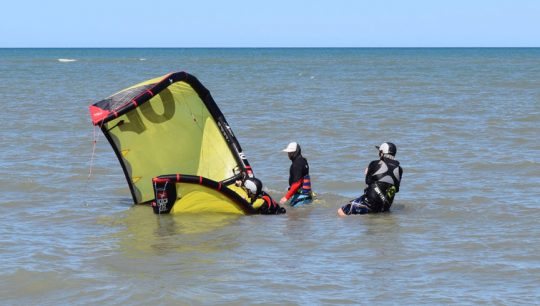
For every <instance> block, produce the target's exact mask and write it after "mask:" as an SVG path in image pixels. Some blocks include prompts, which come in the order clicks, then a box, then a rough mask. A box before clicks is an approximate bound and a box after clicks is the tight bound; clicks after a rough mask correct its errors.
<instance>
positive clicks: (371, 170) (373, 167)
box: [366, 160, 379, 186]
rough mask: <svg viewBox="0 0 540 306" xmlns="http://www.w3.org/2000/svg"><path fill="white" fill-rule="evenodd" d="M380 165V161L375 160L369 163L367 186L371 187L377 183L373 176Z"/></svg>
mask: <svg viewBox="0 0 540 306" xmlns="http://www.w3.org/2000/svg"><path fill="white" fill-rule="evenodd" d="M378 165H379V161H378V160H374V161H372V162H371V163H369V166H368V171H367V173H366V185H368V186H369V185H371V184H373V183H375V180H374V179H373V174H374V173H375V172H376V171H377V168H378Z"/></svg>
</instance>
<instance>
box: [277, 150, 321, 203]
mask: <svg viewBox="0 0 540 306" xmlns="http://www.w3.org/2000/svg"><path fill="white" fill-rule="evenodd" d="M283 152H287V154H288V155H289V159H290V160H291V161H292V164H291V168H290V169H289V191H288V192H287V193H286V194H285V195H284V196H283V197H282V198H281V200H280V201H279V204H281V205H283V204H285V203H286V202H287V201H289V200H290V205H291V206H299V205H303V204H309V203H311V202H312V201H313V193H312V191H311V179H310V177H309V165H308V162H307V160H306V159H305V158H304V157H303V156H302V149H301V148H300V145H299V144H298V143H296V142H291V143H289V145H288V146H287V147H286V148H285V149H284V150H283Z"/></svg>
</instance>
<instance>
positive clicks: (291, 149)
mask: <svg viewBox="0 0 540 306" xmlns="http://www.w3.org/2000/svg"><path fill="white" fill-rule="evenodd" d="M283 152H287V154H288V155H289V159H290V160H293V159H295V158H296V157H297V156H298V155H301V154H302V149H301V148H300V145H299V144H298V143H297V142H291V143H289V144H288V145H287V147H286V148H285V149H283Z"/></svg>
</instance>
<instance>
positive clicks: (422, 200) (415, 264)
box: [0, 49, 540, 305]
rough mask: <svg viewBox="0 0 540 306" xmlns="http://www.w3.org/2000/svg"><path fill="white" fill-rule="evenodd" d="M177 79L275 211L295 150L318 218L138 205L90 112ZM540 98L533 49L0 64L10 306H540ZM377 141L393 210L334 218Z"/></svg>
mask: <svg viewBox="0 0 540 306" xmlns="http://www.w3.org/2000/svg"><path fill="white" fill-rule="evenodd" d="M59 59H74V60H76V61H59ZM182 70H185V71H188V72H190V73H192V74H194V75H195V76H197V77H198V78H199V79H200V80H201V82H202V83H203V84H205V86H206V87H207V88H208V89H209V90H210V91H211V92H212V95H213V97H214V99H215V100H216V102H217V103H218V105H219V106H220V108H221V110H222V111H223V113H224V114H225V116H226V118H227V120H228V122H229V123H230V124H231V127H232V128H233V130H234V132H235V134H236V136H237V138H238V140H239V141H240V143H241V144H242V147H243V149H244V151H245V153H246V154H247V156H248V159H249V161H250V163H251V165H252V166H253V168H254V170H255V173H256V175H257V176H258V177H260V178H261V179H262V180H263V182H264V183H265V185H266V186H267V188H268V189H269V190H270V193H271V194H272V195H274V196H275V197H276V198H280V196H281V195H282V192H284V190H285V188H286V184H287V178H288V167H289V163H290V162H289V161H288V159H287V157H286V156H285V155H284V154H283V153H282V152H280V151H281V149H283V148H284V147H285V146H286V144H287V143H288V142H289V141H294V140H297V141H299V142H300V143H301V145H302V148H303V152H304V153H305V156H306V157H307V158H308V161H309V163H310V167H311V173H312V180H313V185H314V188H315V190H316V192H317V193H318V195H319V199H318V200H317V202H316V203H315V204H314V205H312V206H311V207H304V208H290V209H289V210H288V213H287V214H286V215H284V216H251V217H235V216H227V215H225V216H224V215H210V216H208V215H205V216H199V215H188V216H155V215H153V213H152V211H151V209H150V208H149V207H145V206H132V205H131V196H130V194H129V189H128V187H127V184H126V183H125V179H124V176H123V174H122V170H121V168H120V165H119V164H118V161H117V160H116V157H115V156H114V154H113V152H112V149H111V148H110V146H109V144H108V143H107V141H106V140H105V139H104V137H103V136H102V135H99V134H100V133H101V132H100V131H96V132H97V135H98V141H97V145H96V147H95V149H96V152H95V155H94V156H93V157H92V150H93V142H92V141H93V138H94V136H93V133H94V130H93V127H92V125H91V123H90V118H89V114H88V106H89V105H90V104H92V103H94V102H96V101H98V100H100V99H102V98H104V97H106V96H108V95H110V94H112V93H114V92H117V91H118V90H120V89H122V88H125V87H127V86H130V85H132V84H135V83H137V82H140V81H143V80H146V79H149V78H152V77H156V76H159V75H163V74H165V73H168V72H173V71H182ZM539 84H540V49H0V105H1V106H2V112H0V120H1V122H3V128H2V129H0V136H1V139H2V144H3V149H2V150H0V169H1V170H0V171H1V172H0V174H1V175H0V192H1V199H0V249H1V252H0V296H2V300H3V301H2V304H4V305H32V304H40V305H62V304H64V305H79V304H82V305H88V304H109V305H118V304H130V305H149V304H159V305H171V304H211V305H215V304H224V305H227V304H235V305H236V304H275V305H297V304H302V305H312V304H371V303H374V304H409V305H410V304H413V305H416V304H436V305H440V304H474V305H477V304H496V305H498V304H500V305H508V304H519V305H521V304H538V300H539V298H540V290H539V289H538V288H537V287H538V284H539V283H540V255H538V254H540V238H539V237H540V228H539V225H538V219H539V217H540V212H539V209H538V207H539V204H540V200H538V196H539V195H540V194H539V192H538V186H539V185H540V144H539V142H538V135H540V125H539V124H538V123H539V121H540V86H539ZM382 141H392V142H394V143H396V144H397V146H398V159H399V160H400V161H401V163H402V166H403V168H404V176H403V183H402V186H401V191H400V193H398V195H397V196H396V202H395V203H394V206H393V207H392V208H393V209H392V212H391V213H388V214H381V215H373V216H371V215H370V216H361V217H349V218H345V219H342V218H338V217H337V216H336V214H335V212H336V210H337V208H338V207H339V206H340V205H342V204H343V203H345V202H346V201H348V200H349V199H351V198H353V197H355V196H357V195H358V194H359V193H360V192H361V190H362V189H363V187H364V186H363V177H362V176H363V169H364V167H366V166H367V164H368V163H369V161H371V160H372V159H375V158H376V150H375V149H374V148H373V146H374V145H378V144H380V143H381V142H382ZM90 171H91V176H90V177H88V174H89V172H90Z"/></svg>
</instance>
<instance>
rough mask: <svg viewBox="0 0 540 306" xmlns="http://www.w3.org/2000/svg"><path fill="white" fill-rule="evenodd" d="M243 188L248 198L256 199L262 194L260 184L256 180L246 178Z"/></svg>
mask: <svg viewBox="0 0 540 306" xmlns="http://www.w3.org/2000/svg"><path fill="white" fill-rule="evenodd" d="M244 187H245V188H246V191H247V193H248V196H249V197H250V198H254V197H257V196H259V195H260V194H261V192H262V182H261V181H260V180H259V179H258V178H254V177H251V178H248V179H246V180H245V182H244Z"/></svg>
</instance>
